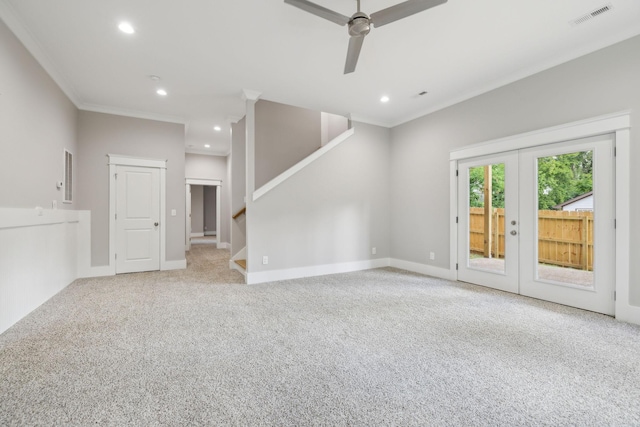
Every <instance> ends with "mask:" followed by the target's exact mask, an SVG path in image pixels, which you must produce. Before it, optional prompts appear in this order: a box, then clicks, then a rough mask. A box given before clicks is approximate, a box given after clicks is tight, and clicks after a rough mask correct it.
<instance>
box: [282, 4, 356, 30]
mask: <svg viewBox="0 0 640 427" xmlns="http://www.w3.org/2000/svg"><path fill="white" fill-rule="evenodd" d="M284 2H285V3H287V4H290V5H291V6H295V7H297V8H299V9H302V10H304V11H306V12H309V13H312V14H314V15H316V16H319V17H320V18H324V19H327V20H329V21H331V22H335V23H336V24H338V25H347V24H348V23H349V20H350V19H351V18H349V17H348V16H344V15H342V14H340V13H338V12H334V11H333V10H330V9H327V8H326V7H322V6H320V5H318V4H315V3H312V2H310V1H307V0H284Z"/></svg>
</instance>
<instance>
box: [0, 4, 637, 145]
mask: <svg viewBox="0 0 640 427" xmlns="http://www.w3.org/2000/svg"><path fill="white" fill-rule="evenodd" d="M315 2H316V3H318V4H320V5H322V6H325V7H328V8H330V9H333V10H336V11H338V12H340V13H342V14H344V15H351V14H352V13H353V12H355V9H356V2H355V0H315ZM399 2H400V0H362V9H363V10H364V11H365V12H368V13H372V12H375V11H378V10H380V9H383V8H385V7H389V6H391V5H393V4H396V3H399ZM607 4H609V5H612V6H613V10H612V11H611V12H607V13H604V14H602V15H601V16H599V17H598V18H594V19H591V20H589V21H586V22H584V23H583V24H580V25H570V23H569V22H570V21H572V20H574V19H576V18H579V17H580V16H582V15H585V14H588V13H590V12H592V11H593V10H595V9H598V8H599V7H600V6H603V5H607ZM0 17H1V18H2V19H3V20H4V21H5V22H6V23H7V24H8V25H9V27H10V28H11V29H12V30H13V31H14V32H15V33H16V35H17V36H18V37H19V38H20V39H21V40H22V42H23V43H24V44H25V45H26V46H27V48H28V49H29V50H30V51H31V52H32V53H33V54H34V56H35V57H36V58H37V59H38V60H39V61H40V63H42V64H43V66H44V67H45V68H46V69H47V71H48V72H49V73H50V74H51V75H52V76H53V78H54V79H55V80H56V81H57V82H58V84H59V85H60V86H61V87H62V88H63V90H64V91H65V92H66V93H67V95H68V96H69V97H70V98H71V99H72V100H73V102H75V103H76V105H77V106H78V107H79V108H81V109H85V110H92V111H102V112H109V113H115V114H124V115H130V116H135V117H148V118H154V119H160V120H167V121H175V122H180V123H185V124H186V125H187V135H186V144H187V146H189V145H191V146H192V147H187V151H189V152H202V153H210V154H220V155H225V154H227V153H228V152H229V143H230V137H229V135H230V131H229V129H230V125H229V120H230V118H233V117H236V118H239V117H242V116H243V115H244V102H243V101H242V90H243V89H250V90H254V91H258V92H261V93H262V98H263V99H268V100H271V101H276V102H281V103H286V104H291V105H296V106H300V107H306V108H311V109H315V110H321V111H327V112H331V113H335V114H344V115H347V114H351V116H352V118H353V119H354V120H359V121H364V122H368V123H375V124H379V125H383V126H389V127H390V126H394V125H397V124H400V123H403V122H406V121H408V120H410V119H413V118H416V117H419V116H421V115H424V114H426V113H428V112H432V111H435V110H438V109H441V108H444V107H446V106H448V105H452V104H454V103H456V102H460V101H462V100H464V99H468V98H470V97H472V96H475V95H478V94H480V93H483V92H486V91H488V90H491V89H494V88H496V87H499V86H502V85H504V84H507V83H509V82H512V81H515V80H518V79H520V78H523V77H526V76H528V75H531V74H534V73H536V72H538V71H541V70H543V69H546V68H549V67H551V66H554V65H557V64H560V63H562V62H565V61H567V60H570V59H573V58H576V57H578V56H581V55H584V54H586V53H589V52H592V51H594V50H597V49H600V48H602V47H605V46H608V45H611V44H613V43H616V42H618V41H621V40H625V39H627V38H630V37H632V36H635V35H637V34H640V1H638V0H483V1H478V0H449V1H448V3H446V4H444V5H441V6H437V7H435V8H433V9H429V10H427V11H425V12H422V13H419V14H417V15H414V16H411V17H409V18H406V19H403V20H401V21H398V22H395V23H392V24H389V25H387V26H384V27H381V28H373V29H372V31H371V34H369V35H368V36H367V38H366V40H365V43H364V47H363V49H362V53H361V55H360V61H359V63H358V67H357V69H356V71H355V73H353V74H348V75H343V74H342V72H343V68H344V60H345V55H346V51H347V43H348V35H347V30H346V27H340V26H338V25H335V24H333V23H332V22H329V21H326V20H324V19H321V18H318V17H316V16H313V15H310V14H308V13H306V12H304V11H302V10H300V9H297V8H294V7H292V6H290V5H287V4H285V3H284V1H283V0H226V1H222V0H185V1H175V0H108V1H104V0H101V1H98V0H55V1H51V0H0ZM122 20H126V21H129V22H131V23H132V24H133V26H134V27H135V28H136V33H135V34H134V35H126V34H124V33H121V32H120V31H118V29H117V25H118V23H119V22H120V21H122ZM152 74H153V75H158V76H161V77H162V81H161V82H159V83H155V82H153V81H151V80H150V79H149V78H148V76H149V75H152ZM158 86H162V87H164V88H166V90H167V91H168V92H169V95H168V96H167V97H165V98H162V97H159V96H158V95H156V93H155V89H156V87H158ZM423 90H426V91H428V94H427V95H424V96H418V93H419V92H421V91H423ZM382 95H387V96H389V97H390V98H391V100H390V102H388V103H386V104H382V103H380V102H379V99H380V97H381V96H382ZM214 125H220V126H221V127H222V128H223V130H222V132H215V131H214V130H213V126H214ZM204 144H209V145H211V148H209V149H205V148H204Z"/></svg>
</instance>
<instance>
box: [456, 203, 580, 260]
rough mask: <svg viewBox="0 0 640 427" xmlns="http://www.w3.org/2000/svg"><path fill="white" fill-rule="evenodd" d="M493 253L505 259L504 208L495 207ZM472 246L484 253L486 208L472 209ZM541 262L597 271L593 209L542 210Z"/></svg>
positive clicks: (470, 227)
mask: <svg viewBox="0 0 640 427" xmlns="http://www.w3.org/2000/svg"><path fill="white" fill-rule="evenodd" d="M492 216H493V217H492V221H491V236H492V237H491V240H492V241H491V256H492V257H494V258H504V222H505V221H504V208H494V209H493V214H492ZM469 246H470V250H471V252H473V253H480V254H482V253H484V208H469ZM538 262H540V263H544V264H551V265H559V266H562V267H571V268H578V269H581V270H593V212H573V211H538Z"/></svg>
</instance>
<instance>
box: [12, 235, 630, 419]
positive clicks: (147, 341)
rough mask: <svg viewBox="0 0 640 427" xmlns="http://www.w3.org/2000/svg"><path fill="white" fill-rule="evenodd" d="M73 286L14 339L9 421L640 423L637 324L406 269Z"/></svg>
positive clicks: (209, 254)
mask: <svg viewBox="0 0 640 427" xmlns="http://www.w3.org/2000/svg"><path fill="white" fill-rule="evenodd" d="M228 259H229V257H228V252H227V251H225V250H218V249H215V248H214V247H212V246H207V245H198V246H197V247H194V248H193V249H192V251H191V254H190V255H189V258H188V263H189V267H188V269H187V270H184V271H171V272H153V273H141V274H127V275H120V276H116V277H110V278H95V279H83V280H77V281H76V282H74V283H73V284H71V285H70V286H68V287H67V288H66V289H65V290H63V291H62V292H60V293H59V294H58V295H56V296H55V297H54V298H53V299H51V300H50V301H48V302H47V303H45V304H44V305H43V306H41V307H40V308H38V309H37V310H36V311H34V312H33V313H31V314H30V315H29V316H27V317H26V318H25V319H23V320H21V321H20V322H19V323H18V324H16V325H15V326H14V327H12V328H11V329H9V330H8V331H7V332H5V333H4V334H2V335H0V425H3V426H13V425H83V426H84V425H94V424H97V425H113V426H124V425H174V426H177V425H232V426H271V425H277V426H314V425H318V426H321V425H322V426H324V425H331V426H334V425H335V426H378V425H393V426H411V425H416V426H417V425H420V426H424V425H478V426H480V425H493V426H496V425H497V426H518V425H580V426H582V425H594V426H603V425H616V426H621V425H627V426H631V425H640V327H638V326H634V325H630V324H625V323H621V322H618V321H616V320H614V319H612V318H609V317H606V316H602V315H598V314H594V313H590V312H585V311H581V310H577V309H572V308H568V307H564V306H560V305H556V304H551V303H546V302H542V301H537V300H533V299H528V298H524V297H520V296H517V295H512V294H508V293H503V292H498V291H493V290H490V289H486V288H482V287H478V286H472V285H466V284H462V283H453V282H449V281H445V280H439V279H434V278H431V277H426V276H421V275H417V274H410V273H407V272H403V271H400V270H395V269H377V270H369V271H363V272H357V273H349V274H339V275H331V276H324V277H317V278H307V279H301V280H291V281H283V282H276V283H267V284H261V285H253V286H246V285H241V284H239V283H240V282H241V276H240V275H239V274H238V273H237V272H234V271H229V270H228Z"/></svg>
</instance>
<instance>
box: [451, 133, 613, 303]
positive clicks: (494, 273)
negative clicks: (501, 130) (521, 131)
mask: <svg viewBox="0 0 640 427" xmlns="http://www.w3.org/2000/svg"><path fill="white" fill-rule="evenodd" d="M613 176H614V163H613V136H607V135H605V136H598V137H591V138H585V139H581V140H576V141H569V142H563V143H556V144H549V145H544V146H540V147H534V148H528V149H523V150H516V151H510V152H505V153H500V154H495V155H490V156H483V157H476V158H471V159H465V160H460V161H459V162H458V279H459V280H461V281H465V282H470V283H475V284H479V285H483V286H489V287H492V288H496V289H500V290H503V291H507V292H513V293H519V294H521V295H525V296H530V297H534V298H539V299H543V300H547V301H553V302H556V303H560V304H565V305H570V306H573V307H578V308H582V309H586V310H591V311H596V312H600V313H604V314H610V315H611V314H614V283H615V280H614V279H615V277H614V274H615V269H614V268H615V259H614V250H615V231H614V206H615V203H614V202H615V200H614V179H613Z"/></svg>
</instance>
